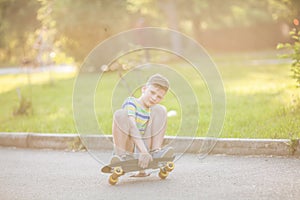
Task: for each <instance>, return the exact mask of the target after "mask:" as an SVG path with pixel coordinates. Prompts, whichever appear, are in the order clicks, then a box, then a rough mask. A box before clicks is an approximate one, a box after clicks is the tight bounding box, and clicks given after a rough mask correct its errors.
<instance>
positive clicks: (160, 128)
mask: <svg viewBox="0 0 300 200" xmlns="http://www.w3.org/2000/svg"><path fill="white" fill-rule="evenodd" d="M166 127H167V110H166V108H165V107H164V106H162V105H159V104H157V105H155V106H153V107H152V108H151V116H150V121H149V123H148V125H147V129H146V131H145V135H144V141H145V143H146V144H147V146H148V148H149V150H150V151H154V150H157V149H160V148H161V147H162V143H163V140H164V136H165V132H166Z"/></svg>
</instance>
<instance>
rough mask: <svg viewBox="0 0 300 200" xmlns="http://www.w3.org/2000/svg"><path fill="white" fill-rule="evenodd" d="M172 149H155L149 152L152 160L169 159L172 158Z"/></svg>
mask: <svg viewBox="0 0 300 200" xmlns="http://www.w3.org/2000/svg"><path fill="white" fill-rule="evenodd" d="M174 153H175V152H174V149H173V148H172V147H166V148H163V149H157V150H154V151H152V152H151V155H152V158H163V157H165V158H171V157H173V156H174Z"/></svg>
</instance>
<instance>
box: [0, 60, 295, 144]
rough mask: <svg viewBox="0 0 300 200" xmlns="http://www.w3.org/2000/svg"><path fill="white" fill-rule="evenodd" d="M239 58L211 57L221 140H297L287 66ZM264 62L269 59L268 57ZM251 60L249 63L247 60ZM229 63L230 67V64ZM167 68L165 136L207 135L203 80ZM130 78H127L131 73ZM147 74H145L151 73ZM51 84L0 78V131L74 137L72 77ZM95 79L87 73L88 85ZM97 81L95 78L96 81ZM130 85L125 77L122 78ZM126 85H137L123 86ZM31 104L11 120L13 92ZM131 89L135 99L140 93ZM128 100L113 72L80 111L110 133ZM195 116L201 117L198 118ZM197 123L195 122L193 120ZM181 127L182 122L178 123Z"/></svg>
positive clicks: (184, 68) (37, 77) (182, 66)
mask: <svg viewBox="0 0 300 200" xmlns="http://www.w3.org/2000/svg"><path fill="white" fill-rule="evenodd" d="M238 58H239V55H236V56H235V57H233V55H231V56H230V57H229V58H228V59H226V56H222V57H216V58H215V60H216V63H217V64H218V67H219V70H220V73H221V75H222V79H223V83H224V86H225V91H226V118H225V123H224V128H223V131H222V134H221V137H225V138H299V137H300V90H299V89H297V88H295V81H294V80H293V79H291V77H290V75H291V74H290V70H289V69H290V67H289V64H274V63H273V64H268V63H267V64H266V63H264V64H256V65H253V63H252V62H247V61H249V60H250V59H249V60H247V59H245V60H241V59H240V60H239V59H238ZM267 58H268V59H269V57H267ZM251 59H253V58H251ZM231 60H234V62H231ZM168 65H169V66H171V68H169V69H167V71H165V72H163V73H174V80H173V79H172V80H170V81H171V86H172V88H171V89H172V90H171V92H169V93H168V95H167V96H166V98H165V100H164V101H163V102H162V104H164V105H165V106H166V107H167V108H168V110H175V111H177V116H175V117H170V118H169V119H168V128H167V134H168V135H186V136H194V133H193V128H194V129H195V128H197V127H195V125H196V126H198V125H199V126H198V130H197V134H196V135H197V136H205V135H206V132H207V130H208V127H209V124H210V119H211V111H212V105H211V101H210V94H209V91H208V90H207V87H206V85H205V82H204V80H203V79H202V78H201V77H200V75H199V74H197V73H195V71H193V68H191V67H189V66H188V64H187V63H183V62H181V63H178V62H169V63H168ZM134 73H137V75H135V77H137V78H135V81H137V82H138V84H139V83H142V82H143V81H144V78H143V77H144V76H140V75H139V74H138V73H140V72H138V71H137V72H134ZM134 73H132V74H134ZM147 73H150V71H149V72H148V71H147ZM176 74H177V75H178V74H179V75H180V76H181V78H182V80H185V81H187V82H188V83H189V85H190V87H191V90H192V91H193V94H194V95H195V97H196V99H195V100H193V95H191V91H189V90H188V89H187V87H186V86H185V85H184V84H182V83H181V82H180V81H178V80H179V79H178V77H177V78H176V76H175V75H176ZM53 76H54V78H55V82H54V84H53V85H51V84H49V82H48V80H49V78H48V74H47V73H39V74H32V76H31V80H30V81H31V87H29V85H28V79H27V75H26V74H25V75H24V74H23V75H2V76H0V110H1V112H0V131H1V132H39V133H76V132H77V130H76V126H75V122H74V118H73V109H72V95H73V90H74V82H75V74H54V75H53ZM95 76H97V75H95V74H94V75H93V74H92V75H91V74H90V75H88V74H86V75H85V76H84V77H83V78H84V79H85V80H86V82H88V81H89V80H91V78H92V79H93V78H95ZM96 78H98V77H96ZM125 78H126V79H127V81H128V80H131V78H130V77H125ZM128 83H129V85H130V86H132V85H136V83H131V82H128ZM17 88H19V89H20V91H21V94H22V95H23V96H24V97H25V98H27V99H30V100H31V101H32V105H33V108H32V113H30V114H29V115H20V116H14V115H13V111H14V109H16V107H18V104H19V101H20V100H19V97H18V95H17V92H16V89H17ZM135 89H136V95H137V94H138V93H139V89H137V88H135ZM126 96H128V92H127V89H126V87H124V82H122V81H121V82H119V76H118V74H117V73H113V72H109V73H106V74H104V75H103V76H102V77H101V79H100V80H99V82H98V85H97V88H96V90H95V96H94V99H95V104H94V105H88V104H86V102H85V96H84V95H82V97H80V98H81V99H79V101H82V104H80V105H82V107H81V108H79V109H82V110H85V109H86V106H94V109H95V115H96V116H97V120H98V125H99V127H100V128H101V130H102V132H103V133H105V134H110V133H111V122H112V113H113V111H114V110H116V109H117V108H119V106H120V105H121V104H122V101H123V100H124V98H125V97H126ZM199 116H200V117H199ZM198 120H199V121H198ZM181 122H182V123H181Z"/></svg>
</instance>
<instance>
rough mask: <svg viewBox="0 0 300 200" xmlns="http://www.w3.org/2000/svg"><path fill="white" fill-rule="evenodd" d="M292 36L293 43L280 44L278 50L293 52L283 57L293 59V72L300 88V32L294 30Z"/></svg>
mask: <svg viewBox="0 0 300 200" xmlns="http://www.w3.org/2000/svg"><path fill="white" fill-rule="evenodd" d="M290 36H291V38H292V39H293V42H292V43H285V44H282V43H280V44H278V45H277V49H287V50H291V53H289V54H283V55H281V57H282V58H291V59H292V60H293V62H292V65H291V71H292V72H293V78H294V79H296V81H297V87H300V31H298V30H297V29H296V28H294V29H293V30H292V31H291V32H290Z"/></svg>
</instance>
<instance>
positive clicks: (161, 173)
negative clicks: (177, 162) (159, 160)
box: [158, 170, 168, 179]
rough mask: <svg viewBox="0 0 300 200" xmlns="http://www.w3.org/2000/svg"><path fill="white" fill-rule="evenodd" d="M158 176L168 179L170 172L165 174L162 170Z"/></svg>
mask: <svg viewBox="0 0 300 200" xmlns="http://www.w3.org/2000/svg"><path fill="white" fill-rule="evenodd" d="M158 176H159V177H160V178H161V179H166V178H167V176H168V172H167V171H165V172H164V171H162V170H160V172H159V174H158Z"/></svg>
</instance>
